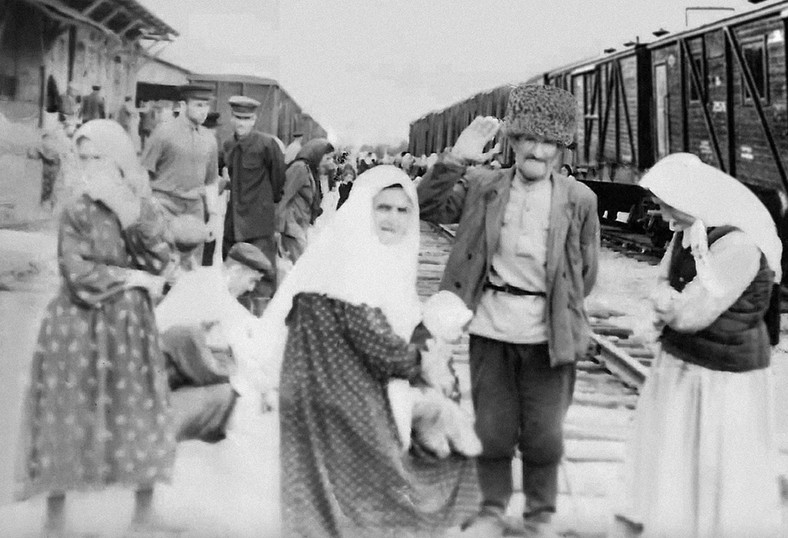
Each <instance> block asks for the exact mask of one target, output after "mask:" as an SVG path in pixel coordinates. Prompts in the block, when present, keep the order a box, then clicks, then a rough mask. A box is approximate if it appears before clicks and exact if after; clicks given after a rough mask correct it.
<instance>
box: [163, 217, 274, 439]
mask: <svg viewBox="0 0 788 538" xmlns="http://www.w3.org/2000/svg"><path fill="white" fill-rule="evenodd" d="M170 228H171V232H172V235H173V238H174V243H175V245H176V248H177V250H178V251H179V254H180V255H181V260H189V259H190V258H191V256H190V252H191V251H192V250H193V248H194V247H195V246H197V245H199V244H202V243H203V242H204V241H205V239H206V238H207V235H208V232H207V229H206V226H205V224H204V223H202V222H200V221H199V220H198V219H196V218H194V217H192V216H182V217H177V218H175V219H173V221H172V222H171V225H170ZM270 271H272V265H271V263H270V262H269V260H268V259H267V258H266V257H265V255H264V254H263V253H262V252H261V251H260V250H259V249H258V248H257V247H255V246H254V245H251V244H249V243H237V244H235V245H233V247H232V248H231V249H230V251H229V253H228V257H227V260H226V261H225V263H224V264H223V265H221V266H213V267H196V268H194V267H189V266H188V264H185V265H182V266H181V272H180V273H179V274H178V275H177V278H176V279H175V283H174V285H173V286H172V288H171V289H170V290H169V292H168V293H167V295H166V296H165V298H164V299H163V300H162V302H161V303H160V304H159V305H158V306H157V307H156V323H157V325H158V328H159V332H160V335H161V342H162V349H163V351H164V355H165V360H166V368H167V373H168V380H169V384H170V389H171V391H172V392H171V398H170V402H171V406H172V410H173V415H174V421H175V427H176V431H177V434H176V438H177V439H178V440H186V439H200V440H203V441H207V442H215V441H219V440H221V439H223V438H224V437H225V435H226V432H227V428H228V421H229V418H230V415H231V414H232V413H233V412H234V410H235V408H236V407H237V405H238V399H239V396H240V397H241V399H242V400H247V401H251V400H254V402H255V405H256V406H257V408H258V409H259V398H260V390H259V387H260V386H263V385H265V384H266V383H265V382H264V381H263V379H262V378H263V377H265V375H266V374H265V372H263V371H262V370H261V369H260V364H259V360H258V357H257V356H256V350H257V349H259V339H260V338H261V335H259V334H257V333H258V332H259V331H258V329H257V328H256V327H257V324H256V323H255V322H256V321H257V318H256V317H255V316H253V315H252V314H250V313H249V311H248V310H246V309H245V308H244V307H243V306H242V305H241V303H239V302H238V300H237V299H236V298H237V296H238V295H240V294H241V293H243V292H244V291H247V290H248V289H249V288H250V287H253V286H254V284H255V283H256V282H257V280H259V279H260V278H261V277H262V276H263V275H264V274H265V273H266V272H270ZM255 339H258V342H255Z"/></svg>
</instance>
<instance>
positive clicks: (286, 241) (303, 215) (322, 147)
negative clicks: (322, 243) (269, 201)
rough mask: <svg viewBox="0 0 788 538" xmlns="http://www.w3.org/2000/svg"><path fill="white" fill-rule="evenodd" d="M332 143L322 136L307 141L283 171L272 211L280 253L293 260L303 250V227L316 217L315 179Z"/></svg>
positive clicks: (317, 192) (331, 152)
mask: <svg viewBox="0 0 788 538" xmlns="http://www.w3.org/2000/svg"><path fill="white" fill-rule="evenodd" d="M333 155H334V146H332V145H331V143H330V142H329V141H328V140H326V139H325V138H315V139H313V140H310V141H309V142H307V143H306V144H305V145H304V147H303V148H301V151H300V152H298V156H297V157H296V160H295V161H293V162H292V163H290V165H289V166H288V167H287V171H286V173H285V176H286V177H285V186H284V193H283V194H282V199H281V200H280V202H279V206H278V207H277V210H276V213H277V216H276V222H277V225H276V231H278V232H279V233H280V234H281V236H280V243H281V244H280V247H279V250H280V254H281V255H282V257H284V258H286V259H289V260H290V261H291V262H292V263H295V262H296V260H298V258H300V257H301V254H303V253H304V249H306V244H307V230H308V229H309V227H310V226H311V225H312V224H314V223H315V220H316V219H317V217H319V216H320V203H321V202H322V200H321V197H320V186H319V183H318V182H319V180H320V175H321V173H322V172H323V171H324V170H325V168H326V167H327V166H328V164H329V163H330V162H331V161H333Z"/></svg>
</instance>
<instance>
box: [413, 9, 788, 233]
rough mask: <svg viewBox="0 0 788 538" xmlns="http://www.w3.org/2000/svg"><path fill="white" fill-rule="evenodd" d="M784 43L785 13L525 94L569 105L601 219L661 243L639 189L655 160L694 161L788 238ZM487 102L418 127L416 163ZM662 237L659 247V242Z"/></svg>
mask: <svg viewBox="0 0 788 538" xmlns="http://www.w3.org/2000/svg"><path fill="white" fill-rule="evenodd" d="M787 32H788V1H783V2H778V3H775V4H772V5H769V6H766V7H763V8H759V9H755V10H752V11H749V12H747V13H743V14H740V15H735V16H733V17H729V18H726V19H723V20H720V21H717V22H714V23H711V24H707V25H704V26H701V27H698V28H695V29H691V30H687V31H683V32H680V33H676V34H673V35H669V36H668V37H665V38H663V39H660V40H658V41H655V42H653V43H648V44H641V43H637V44H635V45H634V46H632V47H631V48H628V49H627V50H624V51H621V52H618V53H614V54H610V55H603V56H599V57H596V58H592V59H587V60H583V61H579V62H575V63H573V64H570V65H567V66H564V67H559V68H556V69H554V70H550V71H548V72H545V73H541V74H539V75H538V76H536V77H533V78H532V79H530V80H529V81H528V82H532V83H543V84H552V85H555V86H559V87H561V88H564V89H566V90H568V91H571V92H572V93H573V94H574V95H575V97H576V99H577V109H578V117H579V118H582V121H580V124H579V125H578V133H577V138H576V140H575V145H574V152H573V156H572V159H571V164H573V166H574V168H576V169H577V170H578V171H579V173H578V179H580V180H581V181H583V182H585V183H586V184H587V185H589V186H590V187H591V188H592V189H593V190H594V191H595V192H596V193H597V196H598V198H599V207H600V213H601V214H602V216H605V215H606V216H608V217H609V218H615V216H616V214H617V213H618V212H622V211H623V212H628V213H629V215H630V219H629V223H630V224H632V225H636V226H638V227H640V226H642V225H644V224H645V225H646V227H647V231H649V232H654V233H655V234H657V233H659V232H660V231H662V232H664V230H662V227H661V226H660V225H659V221H658V219H654V218H653V217H648V215H647V211H646V210H647V209H648V208H649V207H650V201H649V198H648V197H647V196H646V193H645V192H644V191H643V190H642V189H640V187H638V186H637V185H636V182H637V180H638V179H639V178H640V176H641V175H642V174H643V172H644V171H645V170H647V169H648V168H649V167H650V166H651V165H653V164H654V162H656V161H657V160H658V159H660V158H661V157H664V156H665V155H668V154H669V153H675V152H690V153H695V154H697V155H698V156H699V157H700V158H701V159H703V160H704V161H705V162H707V163H709V164H711V165H713V166H717V167H719V168H720V169H722V170H724V171H726V172H727V173H729V174H731V175H733V176H734V177H736V178H738V179H739V180H741V181H742V182H743V183H745V184H746V185H747V186H748V187H750V188H751V189H752V190H753V191H754V192H755V193H756V194H757V195H758V196H759V197H760V198H761V200H763V202H764V203H765V205H766V206H767V207H768V208H769V210H770V211H771V212H772V214H773V216H774V217H775V221H777V222H778V228H779V229H780V234H781V236H782V237H783V238H786V237H788V229H786V226H785V225H784V224H783V219H782V217H780V208H781V204H783V203H784V200H786V197H785V195H786V191H788V179H787V178H786V168H785V163H784V159H785V156H786V154H787V153H788V77H787V76H786V57H787V56H788V43H786V33H787ZM496 91H499V93H498V94H497V97H498V98H499V99H500V101H499V102H498V104H499V105H500V106H499V107H498V108H494V109H492V110H493V111H494V113H493V114H492V115H495V116H497V117H499V118H500V117H503V114H504V111H505V106H506V98H507V97H508V87H501V88H498V89H496V90H493V92H496ZM487 93H489V92H485V93H482V94H478V95H475V96H473V97H471V98H469V99H467V100H465V101H462V102H460V103H457V104H455V105H452V106H451V107H448V108H446V109H444V110H442V111H440V112H434V113H431V114H428V115H427V116H424V117H422V118H420V119H419V120H417V121H416V122H414V123H413V124H412V125H411V132H412V134H413V136H412V144H414V146H413V148H414V149H415V148H416V146H417V145H418V146H419V149H420V148H421V147H422V145H423V147H424V148H425V149H424V151H422V152H423V153H430V152H431V151H441V150H442V149H443V147H445V146H449V145H451V144H452V143H453V141H454V140H455V139H456V136H458V134H459V131H458V130H457V128H458V127H460V130H461V127H464V126H465V125H467V124H468V123H469V122H470V120H471V119H472V118H473V116H474V115H476V114H478V113H482V114H486V113H488V112H487V111H488V110H491V109H489V108H486V109H485V108H484V107H483V106H481V105H480V103H485V101H484V96H485V94H487ZM444 133H445V134H444ZM452 137H453V138H452ZM506 155H507V159H506V162H507V163H510V162H511V157H510V155H509V154H508V153H506ZM710 195H713V193H710ZM781 198H782V201H781ZM783 207H784V206H783ZM652 226H655V227H653V228H652ZM659 235H661V237H658V238H657V241H658V242H659V241H660V240H662V239H664V233H659ZM784 241H785V239H784ZM786 246H788V245H786Z"/></svg>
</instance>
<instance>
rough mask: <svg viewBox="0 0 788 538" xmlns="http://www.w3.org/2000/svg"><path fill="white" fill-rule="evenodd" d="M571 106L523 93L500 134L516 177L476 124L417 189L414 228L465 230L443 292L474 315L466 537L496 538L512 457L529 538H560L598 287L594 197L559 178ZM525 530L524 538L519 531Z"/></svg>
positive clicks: (505, 526)
mask: <svg viewBox="0 0 788 538" xmlns="http://www.w3.org/2000/svg"><path fill="white" fill-rule="evenodd" d="M575 116H576V103H575V100H574V97H573V96H572V94H570V93H569V92H566V91H564V90H561V89H559V88H556V87H552V86H536V85H520V86H517V87H515V88H513V89H512V91H511V93H510V96H509V104H508V107H507V113H506V118H505V119H504V121H503V123H502V125H500V129H501V132H502V133H503V134H504V135H505V136H506V137H508V139H509V144H510V146H511V147H512V149H513V151H514V157H515V162H514V166H513V167H511V168H508V169H501V170H489V169H484V168H479V167H473V168H471V167H469V165H470V164H473V163H477V162H480V161H482V160H483V158H484V156H483V155H484V154H483V150H484V147H485V145H487V143H488V142H489V141H491V140H492V139H493V138H494V137H495V134H496V132H497V131H498V129H499V122H498V120H497V119H495V118H491V117H487V118H481V117H479V118H476V119H475V120H474V121H473V122H472V123H471V125H470V126H468V127H467V128H466V129H465V130H464V131H463V132H462V134H460V137H459V138H458V140H457V141H456V143H455V144H454V146H453V148H452V150H451V152H449V153H448V154H446V155H444V156H442V157H441V160H440V161H439V162H438V163H436V164H435V166H434V167H432V169H431V170H430V171H429V172H428V173H427V174H426V176H425V177H424V179H423V181H422V182H421V184H420V185H419V188H418V191H419V200H420V204H421V217H422V218H423V219H425V220H430V221H434V222H441V223H452V222H459V223H460V225H459V228H458V230H457V238H456V243H455V245H454V248H453V249H452V253H451V255H450V257H449V261H448V263H447V265H446V270H445V273H444V275H443V280H442V282H441V289H444V290H450V291H452V292H454V293H456V294H457V295H458V296H460V297H461V298H462V299H463V300H464V301H465V303H466V304H467V305H468V307H469V308H470V309H471V310H472V311H473V312H474V317H473V320H472V321H471V323H470V326H469V332H470V334H471V339H470V365H471V387H472V395H473V402H474V408H475V412H476V431H477V433H478V434H479V437H480V439H481V440H482V446H483V452H482V455H481V456H480V457H479V458H478V460H477V465H478V474H479V483H480V486H481V490H482V495H483V502H482V506H481V509H480V512H479V514H478V516H477V517H476V518H475V519H474V520H472V521H471V522H470V524H469V526H468V528H467V529H466V533H467V534H468V535H472V536H485V537H487V536H502V535H503V534H504V533H505V532H509V531H511V530H512V529H511V527H512V526H513V525H514V524H513V523H512V522H511V521H509V520H508V519H507V518H506V517H505V516H504V514H505V511H506V507H507V505H508V502H509V499H510V497H511V494H512V457H513V456H514V450H515V447H516V446H519V448H520V451H521V453H522V460H523V466H522V467H523V477H522V478H523V491H524V493H525V496H526V505H525V513H524V517H525V529H526V531H527V535H528V536H550V535H554V534H552V533H554V531H553V530H552V529H553V527H552V525H551V517H552V514H553V513H554V512H555V511H556V498H557V482H558V480H557V475H558V464H559V462H560V460H561V457H562V454H563V432H562V428H563V420H564V416H565V414H566V411H567V408H568V406H569V404H570V402H571V399H572V392H573V389H574V380H575V367H574V363H575V361H576V360H577V359H578V358H580V357H582V356H583V355H584V354H585V352H586V349H587V344H588V332H589V328H588V322H587V316H586V314H585V311H584V307H583V299H584V297H585V296H587V295H588V294H589V293H590V292H591V288H592V287H593V285H594V282H595V280H596V273H597V255H598V250H599V221H598V218H597V209H596V197H595V195H594V194H593V193H592V192H591V191H590V190H589V189H588V188H587V187H586V186H584V185H583V184H581V183H578V182H576V181H572V180H569V179H567V178H566V177H564V176H562V175H561V174H560V173H558V167H559V166H560V165H561V164H563V158H564V148H566V146H567V145H569V144H570V143H571V142H572V140H573V137H574V133H575V129H576V117H575ZM517 527H519V530H520V531H522V527H520V526H519V524H517Z"/></svg>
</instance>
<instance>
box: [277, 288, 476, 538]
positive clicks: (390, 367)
mask: <svg viewBox="0 0 788 538" xmlns="http://www.w3.org/2000/svg"><path fill="white" fill-rule="evenodd" d="M288 327H289V335H288V340H287V347H286V351H285V358H284V363H283V365H282V374H281V383H280V393H279V394H280V424H281V452H280V458H281V461H280V468H281V488H282V496H281V507H282V528H283V532H282V535H283V536H288V537H291V536H305V537H306V536H308V537H310V538H316V537H323V536H325V537H329V536H330V537H336V536H340V537H351V536H352V537H359V538H361V537H363V538H370V537H376V538H378V537H384V536H385V537H395V536H396V537H403V538H404V537H409V538H410V537H414V536H416V537H419V536H434V535H435V534H440V533H441V532H442V531H444V530H446V529H448V528H451V527H453V526H456V525H458V524H460V523H462V522H463V521H464V520H466V519H467V518H468V517H470V516H471V515H472V514H473V513H475V512H476V510H477V509H478V506H479V504H478V503H479V490H478V484H477V481H476V468H475V465H474V462H473V460H471V459H466V458H463V457H460V456H450V457H449V458H447V459H445V460H437V459H430V458H428V457H419V456H415V455H411V454H409V453H403V448H402V444H401V443H400V441H399V436H398V432H397V426H396V424H395V422H394V417H393V414H392V411H391V406H390V404H389V400H388V398H387V397H386V388H385V387H386V382H387V381H388V380H389V379H391V378H394V377H398V378H413V377H415V376H416V375H417V374H418V373H419V371H420V367H419V360H418V352H417V351H416V349H415V347H414V346H413V345H412V344H408V343H407V342H405V341H404V340H403V339H402V338H400V337H399V336H397V335H396V334H395V333H394V332H393V331H392V329H391V326H390V325H389V323H388V321H387V320H386V317H385V316H384V315H383V313H382V312H381V310H380V309H379V308H371V307H368V306H366V305H360V306H356V305H352V304H350V303H346V302H344V301H340V300H337V299H332V298H329V297H327V296H325V295H319V294H316V293H300V294H298V295H296V296H295V298H294V299H293V309H292V311H291V313H290V316H289V318H288Z"/></svg>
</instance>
